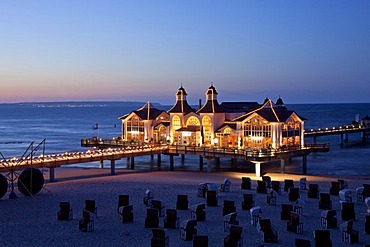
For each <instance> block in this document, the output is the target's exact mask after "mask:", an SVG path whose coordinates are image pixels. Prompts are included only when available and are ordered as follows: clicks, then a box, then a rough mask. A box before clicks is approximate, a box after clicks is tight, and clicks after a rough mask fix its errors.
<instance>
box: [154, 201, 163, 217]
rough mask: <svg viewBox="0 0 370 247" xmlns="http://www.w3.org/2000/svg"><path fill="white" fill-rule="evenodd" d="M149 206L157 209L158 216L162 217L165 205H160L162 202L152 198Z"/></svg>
mask: <svg viewBox="0 0 370 247" xmlns="http://www.w3.org/2000/svg"><path fill="white" fill-rule="evenodd" d="M151 207H152V208H155V209H157V210H158V213H159V217H163V216H164V213H165V210H166V207H165V206H163V205H162V202H161V201H159V200H152V201H151Z"/></svg>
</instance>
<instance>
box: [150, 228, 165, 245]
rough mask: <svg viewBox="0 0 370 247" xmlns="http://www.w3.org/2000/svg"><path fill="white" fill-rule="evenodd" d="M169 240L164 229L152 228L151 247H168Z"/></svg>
mask: <svg viewBox="0 0 370 247" xmlns="http://www.w3.org/2000/svg"><path fill="white" fill-rule="evenodd" d="M169 245H170V239H169V236H168V234H167V231H166V230H165V229H160V228H153V229H152V238H151V239H150V246H151V247H169Z"/></svg>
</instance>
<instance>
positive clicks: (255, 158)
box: [0, 139, 329, 181]
mask: <svg viewBox="0 0 370 247" xmlns="http://www.w3.org/2000/svg"><path fill="white" fill-rule="evenodd" d="M81 144H82V146H85V147H93V146H99V147H101V146H104V147H105V149H91V150H88V151H86V152H75V153H68V152H64V153H59V154H52V155H39V156H34V157H29V158H25V159H17V158H13V159H10V160H1V161H0V172H1V173H4V172H12V171H21V170H24V169H26V168H28V167H34V168H49V171H50V181H54V180H55V168H58V167H61V166H63V165H72V164H81V163H89V162H103V161H110V166H111V174H112V175H114V174H115V162H116V160H121V159H123V158H128V161H130V168H131V169H132V170H133V169H135V161H134V160H135V157H138V156H149V155H150V156H151V157H152V158H153V156H154V155H157V165H158V167H160V165H161V155H162V154H163V155H169V157H170V170H171V171H172V170H174V156H177V155H182V156H181V158H182V159H183V158H184V156H185V154H186V155H197V156H199V169H200V170H203V159H204V158H205V159H206V160H207V172H211V170H212V164H211V160H212V159H216V161H217V162H219V160H220V158H230V159H231V165H232V168H233V169H236V168H237V167H236V164H237V159H244V160H247V161H250V162H252V163H254V164H255V169H256V176H261V175H262V171H261V169H262V167H261V165H263V164H268V163H271V162H276V161H279V160H280V164H281V170H282V172H285V161H286V160H288V159H291V158H294V157H303V173H306V171H307V155H309V154H310V153H311V152H326V151H328V150H329V146H328V145H311V146H306V147H303V148H296V149H286V150H279V151H274V150H268V149H260V150H243V149H235V148H216V147H215V148H210V147H188V146H172V145H143V146H124V145H120V144H119V143H117V142H114V143H113V142H109V143H108V142H105V143H101V141H98V140H93V139H84V140H82V143H81Z"/></svg>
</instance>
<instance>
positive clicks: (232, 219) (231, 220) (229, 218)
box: [224, 212, 239, 232]
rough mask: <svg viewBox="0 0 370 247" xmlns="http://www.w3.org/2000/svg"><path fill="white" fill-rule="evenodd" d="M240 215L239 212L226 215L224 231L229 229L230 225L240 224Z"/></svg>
mask: <svg viewBox="0 0 370 247" xmlns="http://www.w3.org/2000/svg"><path fill="white" fill-rule="evenodd" d="M236 216H238V213H237V212H233V213H230V214H227V215H225V216H224V232H227V231H229V229H230V225H237V226H238V225H239V221H238V220H236Z"/></svg>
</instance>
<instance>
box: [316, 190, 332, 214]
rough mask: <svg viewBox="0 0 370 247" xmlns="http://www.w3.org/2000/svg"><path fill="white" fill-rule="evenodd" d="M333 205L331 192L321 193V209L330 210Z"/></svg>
mask: <svg viewBox="0 0 370 247" xmlns="http://www.w3.org/2000/svg"><path fill="white" fill-rule="evenodd" d="M331 207H332V202H331V199H330V194H329V193H320V200H319V209H327V210H330V209H331Z"/></svg>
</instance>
